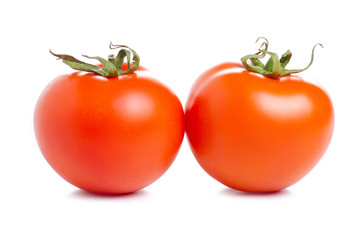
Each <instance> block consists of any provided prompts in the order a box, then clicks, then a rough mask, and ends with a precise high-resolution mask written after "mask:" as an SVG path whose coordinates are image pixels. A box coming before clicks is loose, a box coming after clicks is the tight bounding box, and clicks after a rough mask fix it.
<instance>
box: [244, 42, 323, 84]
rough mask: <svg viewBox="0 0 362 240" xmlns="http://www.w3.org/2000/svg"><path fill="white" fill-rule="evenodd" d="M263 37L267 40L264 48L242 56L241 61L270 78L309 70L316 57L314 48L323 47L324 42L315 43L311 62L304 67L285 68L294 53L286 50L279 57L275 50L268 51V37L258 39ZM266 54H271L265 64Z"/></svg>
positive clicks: (247, 66) (251, 69)
mask: <svg viewBox="0 0 362 240" xmlns="http://www.w3.org/2000/svg"><path fill="white" fill-rule="evenodd" d="M260 38H262V39H264V40H265V42H263V44H262V46H261V48H262V47H265V48H264V49H261V48H260V49H259V51H258V52H257V53H256V54H249V55H246V56H244V57H242V58H241V62H242V64H243V66H244V68H245V69H246V70H248V71H251V72H255V73H259V74H261V75H264V76H266V77H269V78H274V79H275V78H279V77H282V76H286V75H289V74H293V73H299V72H303V71H305V70H307V69H308V68H309V67H310V66H311V65H312V63H313V59H314V50H315V48H316V47H317V46H318V45H319V46H321V47H323V46H322V44H320V43H318V44H316V45H314V47H313V50H312V57H311V60H310V62H309V64H308V65H307V66H306V67H305V68H303V69H290V70H288V69H285V67H286V66H287V65H288V63H289V61H290V59H291V57H292V53H291V52H290V51H289V50H288V51H287V52H285V53H284V54H283V55H282V57H281V58H280V59H279V58H278V55H277V54H276V53H273V52H269V51H268V46H269V42H268V40H267V39H266V38H264V37H259V38H258V39H257V41H258V40H259V39H260ZM266 54H268V55H270V58H269V60H268V61H267V63H266V64H265V65H264V64H263V63H262V62H261V59H263V58H264V57H265V56H266ZM249 60H250V62H251V63H252V64H251V65H250V64H249Z"/></svg>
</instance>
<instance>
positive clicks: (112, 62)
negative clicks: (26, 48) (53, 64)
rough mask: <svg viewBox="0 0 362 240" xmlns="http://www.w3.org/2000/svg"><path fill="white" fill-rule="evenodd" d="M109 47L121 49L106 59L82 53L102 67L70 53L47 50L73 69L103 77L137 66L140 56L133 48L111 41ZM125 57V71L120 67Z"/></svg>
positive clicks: (117, 74) (126, 72) (131, 70)
mask: <svg viewBox="0 0 362 240" xmlns="http://www.w3.org/2000/svg"><path fill="white" fill-rule="evenodd" d="M110 48H111V49H116V48H122V49H121V50H119V52H118V54H117V56H116V57H114V55H113V54H111V55H109V56H108V60H106V59H104V58H101V57H89V56H87V55H83V57H86V58H89V59H96V60H98V61H99V62H100V63H101V64H102V65H103V67H100V66H97V65H93V64H89V63H85V62H83V61H80V60H78V59H76V58H75V57H73V56H71V55H67V54H55V53H53V52H52V51H51V50H49V51H50V53H51V54H52V55H54V56H56V57H58V59H62V60H63V63H65V64H66V65H68V66H69V67H71V68H73V69H75V70H81V71H86V72H93V73H97V74H99V75H102V76H104V77H109V78H111V77H117V76H120V75H125V74H129V73H132V72H134V71H136V70H137V68H138V66H139V62H140V57H139V56H138V54H137V53H136V51H134V50H133V49H131V48H129V47H127V46H125V45H113V44H112V42H111V44H110ZM131 55H133V58H132V68H130V64H131ZM125 57H126V59H127V66H128V69H127V70H126V71H123V70H122V69H121V68H122V65H123V62H124V58H125Z"/></svg>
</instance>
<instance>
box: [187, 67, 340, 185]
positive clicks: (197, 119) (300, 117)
mask: <svg viewBox="0 0 362 240" xmlns="http://www.w3.org/2000/svg"><path fill="white" fill-rule="evenodd" d="M185 118H186V133H187V137H188V140H189V144H190V146H191V149H192V151H193V153H194V156H195V157H196V159H197V161H198V162H199V164H200V165H201V167H202V168H203V169H204V170H205V171H206V172H207V173H208V174H209V175H210V176H212V177H213V178H215V179H216V180H218V181H220V182H221V183H223V184H225V185H226V186H229V187H231V188H234V189H237V190H242V191H249V192H274V191H279V190H282V189H284V188H287V187H288V186H290V185H292V184H294V183H295V182H297V181H298V180H300V179H301V178H303V177H304V176H305V175H306V174H307V173H308V172H309V171H310V170H311V169H312V168H313V167H314V166H315V165H316V164H317V162H318V161H319V160H320V158H321V157H322V156H323V154H324V152H325V151H326V149H327V147H328V145H329V142H330V140H331V137H332V134H333V128H334V111H333V106H332V102H331V100H330V98H329V96H328V95H327V93H326V92H325V91H323V90H322V89H321V88H319V87H318V86H316V85H313V84H311V83H308V82H305V81H304V80H303V79H301V78H300V77H297V76H293V75H291V76H285V77H281V78H278V79H270V78H267V77H264V76H262V75H259V74H256V73H252V72H249V71H246V70H244V69H243V68H242V65H241V64H236V63H223V64H220V65H218V66H215V67H213V68H211V69H209V70H208V71H206V72H205V73H204V74H202V75H201V76H200V77H199V78H198V80H197V81H196V82H195V84H194V86H193V88H192V90H191V93H190V95H189V98H188V101H187V104H186V107H185Z"/></svg>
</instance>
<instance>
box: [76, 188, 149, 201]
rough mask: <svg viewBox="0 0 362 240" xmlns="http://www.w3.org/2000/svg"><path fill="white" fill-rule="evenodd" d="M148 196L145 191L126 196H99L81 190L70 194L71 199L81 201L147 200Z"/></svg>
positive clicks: (126, 194)
mask: <svg viewBox="0 0 362 240" xmlns="http://www.w3.org/2000/svg"><path fill="white" fill-rule="evenodd" d="M148 195H149V193H148V192H147V191H146V190H144V189H141V190H138V191H136V192H131V193H124V194H99V193H92V192H87V191H84V190H81V189H77V190H74V191H73V192H71V193H70V196H71V197H73V198H80V199H140V198H145V197H147V196H148Z"/></svg>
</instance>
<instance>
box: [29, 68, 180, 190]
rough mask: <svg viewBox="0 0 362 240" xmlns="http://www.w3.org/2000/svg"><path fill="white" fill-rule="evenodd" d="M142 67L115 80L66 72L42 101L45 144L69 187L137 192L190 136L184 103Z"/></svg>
mask: <svg viewBox="0 0 362 240" xmlns="http://www.w3.org/2000/svg"><path fill="white" fill-rule="evenodd" d="M140 69H141V70H137V71H136V72H134V73H132V74H127V75H124V76H120V77H116V78H109V79H107V78H104V77H101V76H97V75H95V74H91V73H87V74H84V73H81V72H75V73H73V74H68V75H63V76H60V77H58V78H56V79H55V80H53V81H52V82H51V83H50V84H49V85H48V86H47V87H46V88H45V90H44V91H43V93H42V94H41V96H40V97H39V99H38V102H37V104H36V108H35V114H34V129H35V134H36V138H37V141H38V144H39V147H40V149H41V152H42V153H43V155H44V157H45V159H46V160H47V161H48V163H49V164H50V165H51V166H52V167H53V168H54V170H55V171H56V172H57V173H58V174H59V175H60V176H62V177H63V178H64V179H65V180H67V181H68V182H70V183H72V184H73V185H75V186H77V187H79V188H81V189H83V190H86V191H90V192H95V193H101V194H123V193H130V192H134V191H137V190H139V189H142V188H144V187H146V186H148V185H149V184H151V183H152V182H154V181H155V180H156V179H158V178H159V177H160V176H161V175H162V174H163V173H164V172H165V171H166V170H167V169H168V168H169V166H170V165H171V164H172V162H173V160H174V159H175V157H176V155H177V152H178V150H179V148H180V145H181V142H182V140H183V136H184V112H183V108H182V105H181V103H180V101H179V99H178V98H177V97H176V95H174V94H173V93H172V92H171V91H170V90H169V89H168V88H166V87H165V86H163V85H162V84H161V83H159V82H158V81H157V80H155V79H154V78H152V77H150V76H149V73H148V71H145V70H144V68H142V67H141V68H140Z"/></svg>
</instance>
